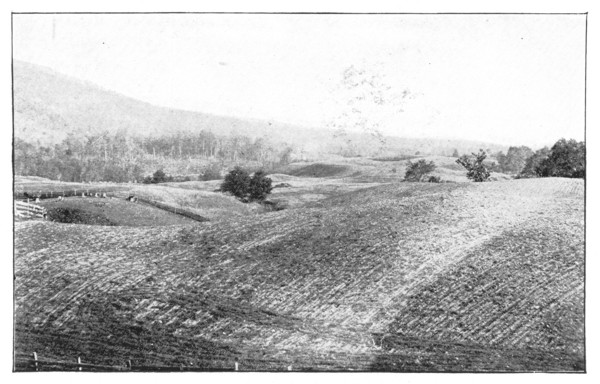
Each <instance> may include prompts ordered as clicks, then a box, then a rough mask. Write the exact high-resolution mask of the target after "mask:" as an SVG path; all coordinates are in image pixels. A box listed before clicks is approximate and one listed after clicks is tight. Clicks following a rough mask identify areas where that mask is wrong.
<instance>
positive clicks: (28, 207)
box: [15, 200, 48, 219]
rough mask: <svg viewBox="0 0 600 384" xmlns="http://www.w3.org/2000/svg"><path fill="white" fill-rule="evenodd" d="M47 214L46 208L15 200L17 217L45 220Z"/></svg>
mask: <svg viewBox="0 0 600 384" xmlns="http://www.w3.org/2000/svg"><path fill="white" fill-rule="evenodd" d="M47 214H48V211H47V210H46V208H44V207H40V206H39V205H35V204H30V203H25V202H22V201H16V200H15V217H22V218H40V219H45V218H46V215H47Z"/></svg>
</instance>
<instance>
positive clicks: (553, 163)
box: [535, 139, 585, 178]
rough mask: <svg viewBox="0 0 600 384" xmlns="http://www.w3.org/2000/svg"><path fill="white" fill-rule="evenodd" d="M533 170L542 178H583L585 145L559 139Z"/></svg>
mask: <svg viewBox="0 0 600 384" xmlns="http://www.w3.org/2000/svg"><path fill="white" fill-rule="evenodd" d="M535 170H536V174H537V175H539V176H542V177H549V176H551V177H571V178H585V143H583V142H577V141H575V140H573V139H571V140H569V141H567V140H565V139H560V140H559V141H557V142H556V143H555V144H554V145H553V146H552V149H551V150H550V154H549V155H548V157H547V158H546V159H544V160H542V161H540V163H539V165H538V166H537V167H536V168H535Z"/></svg>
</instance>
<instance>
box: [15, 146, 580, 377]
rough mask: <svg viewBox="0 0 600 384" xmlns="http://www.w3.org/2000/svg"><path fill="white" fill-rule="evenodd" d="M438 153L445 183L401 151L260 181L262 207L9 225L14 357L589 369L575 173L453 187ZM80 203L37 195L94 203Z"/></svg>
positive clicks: (220, 198) (254, 365)
mask: <svg viewBox="0 0 600 384" xmlns="http://www.w3.org/2000/svg"><path fill="white" fill-rule="evenodd" d="M444 161H445V160H444V159H441V158H440V159H437V161H436V163H439V164H441V166H439V167H438V174H440V175H441V176H442V179H445V180H453V178H455V179H454V181H457V182H452V183H440V184H436V183H404V182H400V179H401V175H403V174H404V168H403V167H404V165H403V164H404V163H403V162H376V161H372V160H367V159H355V160H354V161H348V162H347V163H344V162H338V163H327V164H324V163H314V164H295V165H291V166H290V167H288V168H287V169H285V170H283V171H282V172H284V173H281V174H275V175H272V177H273V180H274V183H273V184H275V185H277V184H281V186H280V187H278V188H276V189H275V190H274V192H273V195H272V197H271V198H270V199H271V200H272V201H277V202H279V204H280V205H281V206H286V207H287V209H283V210H280V211H273V212H266V211H264V210H262V209H261V208H260V207H257V206H253V205H244V204H242V203H240V202H238V201H236V200H235V199H233V198H231V197H229V196H224V195H222V194H219V193H216V192H214V190H215V189H216V188H217V187H218V184H219V183H218V182H214V181H213V182H186V183H171V184H167V185H160V186H140V185H129V186H127V188H129V190H131V191H137V193H145V194H147V195H152V196H154V197H155V198H156V199H157V200H161V201H164V202H170V203H173V204H175V203H177V204H180V205H182V206H183V205H185V206H187V207H189V208H190V209H192V210H194V211H195V212H198V213H199V214H202V215H203V216H205V217H208V218H209V219H210V220H211V221H209V222H203V223H200V222H195V221H193V220H187V219H185V218H181V217H180V218H177V217H166V216H161V215H159V214H157V213H156V212H152V209H153V208H151V207H145V208H144V209H149V210H150V211H148V212H142V210H141V209H142V208H141V207H140V210H137V208H135V210H136V211H135V215H138V216H135V215H134V214H133V213H132V214H131V215H130V214H128V213H127V211H126V210H127V209H130V208H131V205H127V204H133V203H124V202H122V201H120V200H119V199H106V200H103V201H104V203H105V204H107V205H108V206H98V207H95V208H93V209H94V210H95V211H93V212H96V214H97V215H101V216H102V217H105V218H106V219H107V220H109V221H110V220H112V221H111V223H110V224H108V223H104V224H105V225H102V224H103V222H102V221H99V222H93V223H91V224H76V223H60V222H53V221H41V220H38V221H36V220H32V221H20V222H16V223H15V352H16V354H17V357H19V356H24V355H25V354H31V353H32V352H33V351H35V352H37V354H38V355H39V356H43V357H46V358H51V359H56V360H69V361H76V358H77V357H81V359H82V361H85V362H89V363H93V364H99V365H100V364H101V365H109V366H125V364H126V362H127V361H128V360H130V361H131V364H132V365H134V366H137V367H167V368H168V369H175V370H177V369H180V368H185V369H190V368H192V369H193V368H200V369H219V370H221V369H222V370H229V369H233V367H234V364H235V363H236V362H237V363H238V364H239V369H240V370H270V371H278V370H288V369H292V370H358V371H368V370H383V371H581V370H585V351H584V307H583V304H584V300H583V295H584V241H585V239H584V198H583V194H584V184H583V181H582V180H575V179H559V178H546V179H522V180H506V179H507V178H506V177H503V176H502V175H495V178H496V180H497V181H494V182H488V183H469V182H460V181H464V180H461V179H460V177H464V176H461V175H462V172H460V171H459V170H457V169H453V167H452V166H453V164H452V160H451V159H448V161H446V162H447V164H446V165H444V164H445V163H444ZM18 181H19V180H17V182H18ZM22 184H26V183H25V182H23V183H22ZM75 199H78V200H83V199H80V198H67V199H65V200H64V201H62V202H56V201H51V200H47V201H42V203H43V204H45V205H46V206H47V207H55V208H56V207H58V204H67V205H68V206H69V207H71V208H73V205H72V204H79V206H78V207H79V208H80V209H81V210H82V211H86V208H85V206H82V205H81V204H84V203H82V202H81V201H76V200H75ZM99 200H100V199H98V201H99ZM89 201H90V203H89V204H93V203H91V201H95V200H92V199H90V200H89ZM115 204H124V205H125V207H119V206H117V205H115ZM200 212H201V213H200ZM117 213H118V214H117ZM165 214H166V213H165ZM148 215H154V216H150V217H154V219H148V217H149V216H148ZM169 215H170V214H169ZM136 220H139V225H136ZM148 220H150V222H148ZM178 220H179V221H178ZM153 224H154V225H153ZM20 361H22V360H19V359H17V360H16V368H17V369H27V367H28V366H27V365H26V364H25V363H20ZM149 369H152V368H149Z"/></svg>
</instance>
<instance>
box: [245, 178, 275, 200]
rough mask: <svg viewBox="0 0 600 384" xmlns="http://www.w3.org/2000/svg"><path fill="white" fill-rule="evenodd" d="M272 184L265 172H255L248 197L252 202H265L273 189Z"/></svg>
mask: <svg viewBox="0 0 600 384" xmlns="http://www.w3.org/2000/svg"><path fill="white" fill-rule="evenodd" d="M271 183H272V181H271V179H270V178H268V177H266V173H265V172H264V171H262V170H261V171H256V172H254V175H253V176H252V178H251V179H250V185H249V187H248V195H249V197H250V200H251V201H253V200H256V201H263V200H264V199H265V198H266V197H267V195H268V194H269V193H271V190H272V189H273V187H272V186H271Z"/></svg>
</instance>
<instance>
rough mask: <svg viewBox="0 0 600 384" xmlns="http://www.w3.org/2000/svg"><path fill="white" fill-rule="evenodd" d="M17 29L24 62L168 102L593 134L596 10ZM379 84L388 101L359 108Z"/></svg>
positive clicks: (412, 127)
mask: <svg viewBox="0 0 600 384" xmlns="http://www.w3.org/2000/svg"><path fill="white" fill-rule="evenodd" d="M13 26H14V27H13V28H14V29H13V33H14V35H13V36H14V58H15V59H19V60H24V61H28V62H31V63H35V64H40V65H44V66H47V67H51V68H53V69H55V70H56V71H58V72H61V73H65V74H68V75H71V76H74V77H77V78H81V79H85V80H89V81H91V82H94V83H96V84H98V85H100V86H102V87H104V88H107V89H111V90H115V91H117V92H119V93H122V94H125V95H128V96H131V97H134V98H137V99H140V100H144V101H147V102H150V103H153V104H156V105H161V106H167V107H173V108H181V109H187V110H195V111H200V112H209V113H215V114H223V115H230V116H237V117H253V118H260V119H272V120H277V121H282V122H290V123H295V124H300V125H306V126H312V127H323V126H331V125H332V124H333V123H334V122H337V123H338V125H339V124H342V125H343V124H347V125H348V126H353V125H360V124H357V123H356V121H355V120H356V119H357V117H358V116H359V117H360V118H362V119H363V120H361V121H362V123H364V124H366V125H373V124H379V127H380V129H381V130H382V131H383V132H384V133H386V134H389V135H396V136H408V137H443V138H463V139H473V140H483V141H491V142H497V143H501V144H526V145H530V146H539V145H541V144H548V143H552V142H554V141H556V140H557V139H558V138H560V137H566V138H575V139H577V140H583V134H584V131H583V127H584V87H585V72H584V71H585V16H583V15H571V16H565V15H563V16H561V15H539V16H534V15H463V16H457V15H437V16H436V15H14V19H13ZM344 79H346V81H345V82H344ZM357 79H358V80H365V81H367V82H366V83H365V82H363V85H359V86H358V88H352V89H348V87H349V84H350V83H352V81H354V80H357ZM369 83H371V84H372V85H370V84H369ZM365 84H366V85H365ZM373 90H375V91H376V93H377V95H378V96H380V97H381V98H383V101H384V102H383V103H375V102H374V101H373V99H370V98H368V97H367V98H366V99H363V100H361V101H359V102H355V103H354V104H349V101H351V100H354V101H356V100H357V99H356V98H357V97H358V98H360V97H362V96H364V95H363V93H364V92H367V91H368V92H371V91H373ZM352 108H354V110H353V109H352Z"/></svg>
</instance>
